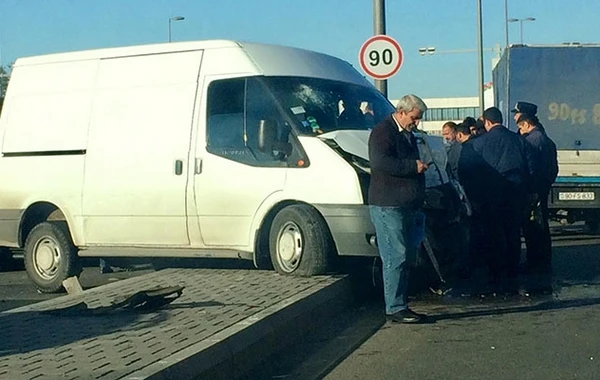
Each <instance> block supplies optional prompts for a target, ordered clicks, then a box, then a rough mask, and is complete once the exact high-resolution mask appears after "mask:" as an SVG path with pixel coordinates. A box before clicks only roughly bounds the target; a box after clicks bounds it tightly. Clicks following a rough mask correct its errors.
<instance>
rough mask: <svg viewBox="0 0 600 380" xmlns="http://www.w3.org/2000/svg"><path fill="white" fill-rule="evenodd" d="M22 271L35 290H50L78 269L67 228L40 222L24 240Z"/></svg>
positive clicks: (78, 270)
mask: <svg viewBox="0 0 600 380" xmlns="http://www.w3.org/2000/svg"><path fill="white" fill-rule="evenodd" d="M24 261H25V270H26V271H27V275H28V276H29V278H30V279H31V280H32V281H33V282H34V283H35V286H36V287H37V288H38V290H39V291H41V292H43V293H54V292H57V291H59V290H61V289H62V282H63V281H64V280H65V279H67V278H69V277H72V276H78V275H79V273H80V272H81V269H80V267H79V263H78V261H79V260H78V257H77V249H76V248H75V246H74V245H73V242H72V241H71V237H70V236H69V233H68V232H67V228H65V227H62V226H61V225H59V224H57V223H48V222H45V223H40V224H38V225H37V226H35V227H34V228H33V229H32V230H31V232H30V233H29V235H28V236H27V240H26V241H25V250H24Z"/></svg>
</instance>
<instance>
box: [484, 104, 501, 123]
mask: <svg viewBox="0 0 600 380" xmlns="http://www.w3.org/2000/svg"><path fill="white" fill-rule="evenodd" d="M483 119H484V120H488V121H491V122H492V123H494V124H502V121H503V120H502V112H500V110H499V109H498V108H496V107H490V108H488V109H486V110H485V111H483Z"/></svg>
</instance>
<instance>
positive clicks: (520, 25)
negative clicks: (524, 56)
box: [506, 17, 535, 45]
mask: <svg viewBox="0 0 600 380" xmlns="http://www.w3.org/2000/svg"><path fill="white" fill-rule="evenodd" d="M506 21H507V22H518V23H519V29H520V31H521V45H523V22H524V21H535V17H526V18H509V19H508V20H506Z"/></svg>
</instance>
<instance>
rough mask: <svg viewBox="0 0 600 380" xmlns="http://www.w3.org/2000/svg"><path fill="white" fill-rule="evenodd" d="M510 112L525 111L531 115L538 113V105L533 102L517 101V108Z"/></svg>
mask: <svg viewBox="0 0 600 380" xmlns="http://www.w3.org/2000/svg"><path fill="white" fill-rule="evenodd" d="M510 112H513V113H525V114H528V115H531V116H535V114H537V106H536V105H535V104H533V103H527V102H517V104H515V108H513V109H512V110H510Z"/></svg>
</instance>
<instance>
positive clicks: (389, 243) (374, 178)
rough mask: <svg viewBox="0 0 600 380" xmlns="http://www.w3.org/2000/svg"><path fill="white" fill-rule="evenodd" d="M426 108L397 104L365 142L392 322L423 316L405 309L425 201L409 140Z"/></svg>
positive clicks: (420, 167)
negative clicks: (367, 141) (418, 224)
mask: <svg viewBox="0 0 600 380" xmlns="http://www.w3.org/2000/svg"><path fill="white" fill-rule="evenodd" d="M426 110H427V106H426V105H425V103H424V102H423V100H421V99H420V98H419V97H417V96H416V95H406V96H404V97H402V99H400V101H399V102H398V105H397V107H396V112H394V113H393V114H391V115H390V116H389V117H387V118H385V119H384V120H383V121H382V122H380V123H379V124H377V125H376V126H375V128H373V131H372V132H371V135H370V137H369V160H370V165H371V183H370V187H369V205H370V206H369V211H370V213H371V220H372V221H373V224H374V225H375V232H376V235H377V245H378V248H379V256H380V257H381V261H382V271H383V286H384V295H385V312H386V314H387V315H388V318H389V319H391V320H392V321H393V322H399V323H418V322H422V321H423V320H424V318H425V316H423V315H421V314H417V313H415V312H413V311H412V310H410V309H409V308H408V294H407V288H408V269H409V268H408V265H409V262H411V261H413V260H411V259H412V257H413V256H414V255H416V253H417V246H416V244H415V243H414V239H413V236H414V235H415V229H416V224H415V222H416V217H417V212H418V209H419V208H420V207H421V205H422V203H423V200H424V195H425V175H424V172H425V170H427V165H426V164H425V163H424V162H422V161H421V160H420V159H419V149H418V146H417V141H416V139H415V136H414V135H413V134H412V130H413V128H415V127H416V126H417V125H418V124H419V121H420V120H421V118H422V117H423V113H424V112H425V111H426Z"/></svg>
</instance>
